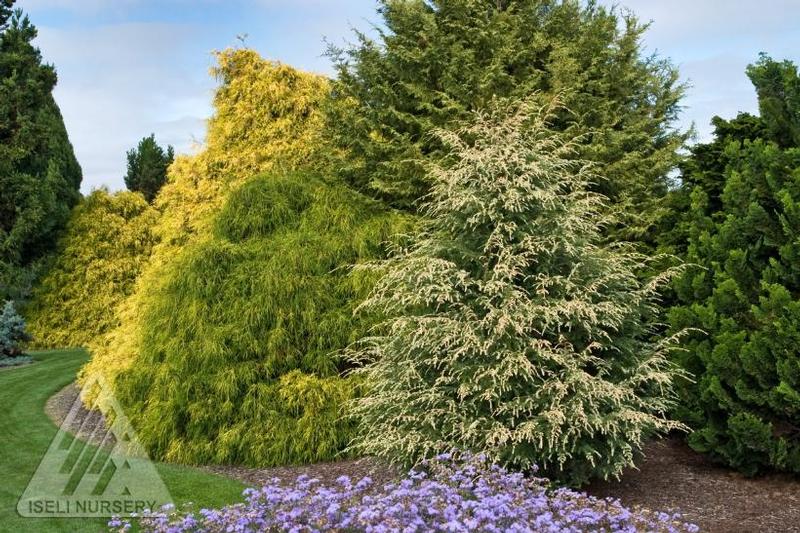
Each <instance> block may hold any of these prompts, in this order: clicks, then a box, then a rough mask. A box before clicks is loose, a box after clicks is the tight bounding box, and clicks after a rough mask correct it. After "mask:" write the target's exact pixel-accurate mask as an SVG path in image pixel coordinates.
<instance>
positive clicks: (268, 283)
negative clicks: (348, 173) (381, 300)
mask: <svg viewBox="0 0 800 533" xmlns="http://www.w3.org/2000/svg"><path fill="white" fill-rule="evenodd" d="M401 220H402V218H401V217H399V216H398V215H394V214H392V213H391V212H387V211H386V209H385V208H383V207H382V206H381V205H380V204H378V203H377V202H374V201H372V200H368V199H366V198H364V197H360V196H359V195H358V194H356V193H354V192H352V191H350V190H348V189H347V188H345V187H344V186H341V185H328V184H325V183H324V182H323V181H321V180H320V179H318V178H315V177H313V176H312V175H309V174H305V173H303V174H290V175H285V176H274V175H265V176H263V177H260V178H257V179H254V180H251V181H248V182H247V183H246V184H244V185H243V186H242V187H241V188H239V189H238V190H237V191H235V192H234V193H232V194H231V195H230V197H229V198H228V200H227V201H226V204H225V205H224V207H223V208H222V210H221V211H220V213H219V215H218V216H217V217H216V219H215V221H214V224H213V236H212V237H211V238H210V239H207V240H203V241H202V242H198V243H196V244H193V245H190V246H188V247H187V248H186V249H185V250H184V251H183V253H182V254H181V256H180V258H179V259H178V260H176V261H174V262H173V263H172V264H171V265H170V267H169V268H168V269H167V270H166V272H165V275H166V279H165V281H164V282H163V283H162V284H161V286H160V291H159V294H158V297H157V298H155V299H153V300H152V301H151V302H150V304H149V305H148V307H147V308H146V309H144V310H142V313H143V316H142V324H143V333H142V341H141V343H140V345H139V350H138V353H137V355H136V356H135V357H134V359H133V361H132V364H131V365H130V367H129V369H128V370H126V371H124V372H123V373H122V374H121V375H120V376H119V377H118V380H117V396H118V398H119V400H120V402H122V405H123V407H125V408H126V412H128V413H130V416H131V419H132V421H133V423H134V425H135V426H136V427H137V430H138V434H139V437H140V439H141V440H142V442H143V443H144V444H145V445H146V446H147V447H148V448H149V449H150V451H151V452H152V453H153V454H154V455H155V456H156V457H160V458H164V459H167V460H170V461H176V462H181V463H221V464H230V463H235V464H247V465H254V466H255V465H259V466H266V465H280V464H287V463H301V462H312V461H320V460H328V459H331V458H333V457H335V456H336V454H337V453H338V452H340V451H341V450H342V449H343V448H344V447H345V445H346V444H347V442H348V441H349V440H350V438H351V437H352V422H350V421H348V420H346V419H343V417H342V414H343V413H342V407H343V405H344V404H345V403H346V402H347V401H348V400H351V399H353V398H354V397H355V396H356V395H357V394H358V391H359V379H358V378H357V377H343V375H342V374H343V371H344V370H345V369H346V363H345V362H344V361H342V360H341V359H340V358H339V357H337V356H335V355H332V353H334V352H336V351H338V350H341V349H342V348H344V347H345V346H347V345H348V344H349V343H352V342H353V341H355V340H356V339H357V338H358V337H359V336H360V335H362V334H363V333H364V332H365V327H366V326H365V324H369V317H368V316H361V317H359V318H354V316H353V310H354V308H355V306H356V305H357V303H358V302H359V301H361V300H362V299H363V298H364V297H365V295H366V291H367V290H368V287H369V284H368V280H367V279H363V276H359V275H356V274H354V273H352V272H351V271H350V269H348V268H347V266H348V265H350V264H352V263H358V262H361V261H364V260H367V259H374V258H375V257H377V256H378V255H379V254H380V253H381V243H382V242H384V241H385V240H387V239H388V238H389V237H390V235H392V234H393V233H394V232H395V231H397V230H398V229H399V225H398V224H399V222H400V221H401Z"/></svg>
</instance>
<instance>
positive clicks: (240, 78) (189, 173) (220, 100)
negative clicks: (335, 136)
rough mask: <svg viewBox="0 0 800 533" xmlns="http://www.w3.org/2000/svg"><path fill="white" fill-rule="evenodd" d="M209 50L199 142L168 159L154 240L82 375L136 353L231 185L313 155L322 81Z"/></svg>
mask: <svg viewBox="0 0 800 533" xmlns="http://www.w3.org/2000/svg"><path fill="white" fill-rule="evenodd" d="M216 58H217V66H216V67H215V68H213V69H212V74H213V75H214V76H215V77H216V78H217V79H218V80H219V82H220V85H219V87H218V88H217V91H216V93H215V95H214V115H213V117H212V118H211V119H210V121H209V124H208V133H207V137H206V144H205V146H204V147H203V149H202V150H201V151H200V152H199V153H198V154H196V155H194V156H179V157H177V158H176V160H175V162H174V163H173V164H172V165H171V166H170V169H169V177H168V179H169V181H168V183H167V184H166V185H164V186H163V187H162V188H161V190H160V191H159V193H158V196H157V197H156V199H155V202H154V205H155V207H156V208H157V209H158V210H159V212H160V213H161V215H160V217H159V219H158V221H157V223H156V224H155V227H154V230H153V231H154V234H155V236H156V238H157V239H158V244H157V245H156V246H155V247H154V249H153V252H152V255H151V258H150V261H149V263H148V264H147V266H146V267H145V268H144V269H143V271H142V273H141V275H140V276H139V279H138V280H137V283H136V285H135V287H134V289H133V292H132V293H131V295H130V296H129V297H128V298H126V299H125V300H124V301H123V302H122V304H120V306H119V307H118V309H117V315H118V317H117V321H118V324H119V325H118V326H117V327H115V328H113V329H111V330H110V331H108V332H107V333H106V334H105V335H101V336H99V337H97V338H96V339H94V340H93V341H92V342H91V343H90V349H91V352H92V359H91V361H90V362H89V363H88V364H87V366H86V367H84V369H83V370H82V372H81V377H80V379H81V380H84V379H85V377H86V376H88V375H90V374H92V373H94V372H98V373H101V374H102V375H104V376H105V378H106V381H107V382H109V383H113V382H114V380H115V378H116V376H117V374H118V373H119V372H120V371H122V370H124V369H125V368H127V367H128V366H129V365H130V364H131V363H132V362H133V361H134V359H135V358H136V357H137V356H138V354H139V353H140V352H141V348H140V344H141V342H142V340H143V338H144V336H145V335H146V334H147V333H148V332H147V328H148V325H147V324H146V323H145V322H144V321H143V317H144V316H145V314H146V313H147V310H148V309H149V308H150V306H151V305H154V304H153V301H154V300H157V299H158V297H159V296H158V295H159V292H160V291H161V286H162V284H163V282H164V280H165V279H166V278H167V277H168V276H169V273H170V272H172V270H173V265H174V263H175V262H176V261H178V260H179V259H180V257H181V255H182V253H183V250H184V249H185V248H186V247H188V246H189V245H190V244H192V243H195V242H198V241H199V240H204V239H207V238H208V236H209V235H210V233H211V231H212V227H211V226H212V220H213V218H214V216H215V214H216V213H217V212H218V211H219V210H220V209H221V207H222V205H223V203H224V201H225V198H226V197H227V195H228V193H229V192H230V191H231V190H232V189H235V188H236V187H237V186H239V185H241V184H242V183H243V182H245V181H246V180H248V179H251V178H252V177H253V176H256V175H258V174H259V173H262V172H270V171H278V170H281V171H282V170H292V169H295V168H299V167H307V166H310V165H312V162H313V161H315V160H316V157H315V153H316V147H317V145H318V142H317V138H318V136H319V130H320V128H321V125H322V117H321V113H320V111H319V107H320V105H321V101H322V99H324V98H325V97H326V95H327V93H328V83H327V81H326V80H325V79H324V78H322V77H321V76H316V75H312V74H306V73H303V72H300V71H298V70H295V69H293V68H291V67H289V66H286V65H282V64H280V63H276V62H272V61H268V60H265V59H262V58H261V57H259V55H258V54H257V53H255V52H254V51H252V50H248V49H230V50H225V51H223V52H219V53H217V54H216Z"/></svg>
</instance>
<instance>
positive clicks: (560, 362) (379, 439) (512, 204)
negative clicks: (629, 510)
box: [351, 102, 680, 485]
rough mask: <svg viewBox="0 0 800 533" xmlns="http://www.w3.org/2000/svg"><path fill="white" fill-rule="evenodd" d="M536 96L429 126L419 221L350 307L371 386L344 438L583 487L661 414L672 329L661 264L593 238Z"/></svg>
mask: <svg viewBox="0 0 800 533" xmlns="http://www.w3.org/2000/svg"><path fill="white" fill-rule="evenodd" d="M550 116H551V114H550V113H549V112H547V110H545V111H539V110H538V109H537V108H536V107H535V106H533V104H531V103H530V102H526V103H523V104H522V105H520V106H518V107H517V108H516V109H514V108H511V110H510V111H509V110H508V109H505V108H504V106H499V107H498V110H497V111H493V112H491V113H488V114H478V115H477V117H476V118H475V119H474V120H473V121H472V122H471V123H470V124H468V125H467V126H464V127H463V128H461V129H459V130H456V132H454V133H452V132H447V131H440V132H439V138H440V140H441V142H442V143H443V145H445V146H448V147H449V150H450V152H449V157H448V158H449V160H450V163H449V164H448V165H446V166H437V167H435V168H434V170H433V171H432V172H431V174H430V178H431V182H432V184H433V185H432V191H431V195H430V197H429V199H428V202H427V204H426V207H425V212H426V214H427V215H428V217H427V219H426V220H427V222H425V224H424V228H423V231H421V232H420V233H419V234H418V235H417V236H415V237H413V238H412V239H411V242H410V243H409V244H408V245H407V246H406V247H404V248H402V249H400V250H398V252H397V254H396V255H395V256H393V257H392V258H390V259H389V260H387V261H385V262H378V263H373V264H371V265H368V266H366V267H365V268H367V269H368V270H370V269H377V270H378V271H379V272H382V273H383V275H382V277H381V279H380V281H379V282H378V284H377V287H376V288H375V290H374V291H373V292H372V293H371V296H370V297H369V298H368V299H367V300H366V301H365V303H364V304H363V305H362V306H361V309H362V310H363V311H365V312H368V313H374V314H378V315H381V316H386V317H387V318H386V319H385V320H384V321H383V322H382V323H381V325H380V326H379V327H377V328H376V329H375V330H374V331H373V335H371V336H369V337H367V338H366V339H364V340H363V341H361V342H359V343H357V344H355V345H354V346H353V347H352V348H351V350H352V351H353V353H352V356H353V357H354V358H355V360H357V361H360V362H366V363H367V364H366V366H365V367H363V368H361V369H359V370H357V371H356V375H357V376H361V377H362V378H363V379H364V381H365V382H366V383H367V384H368V392H367V394H366V396H364V397H362V398H360V399H358V400H356V401H355V402H354V405H353V411H352V413H353V415H354V416H355V417H357V419H358V420H359V422H360V432H359V436H358V439H357V441H356V443H355V446H354V447H355V449H356V450H358V451H360V452H363V453H367V454H375V455H378V456H383V457H386V458H388V459H390V460H394V461H398V460H399V461H402V462H404V463H415V462H417V461H419V460H421V459H423V458H426V457H431V456H433V455H436V454H437V453H442V452H447V451H449V450H452V449H462V450H469V451H472V452H476V453H477V452H480V453H485V454H487V455H488V456H489V457H490V458H491V459H492V460H495V461H498V462H500V463H504V464H507V465H510V466H512V467H514V468H519V469H529V468H531V467H532V466H533V465H534V464H537V465H539V466H540V467H543V469H544V472H545V473H546V474H547V476H548V477H550V478H551V479H555V480H559V481H562V482H565V483H569V484H573V485H580V484H582V483H584V482H586V481H587V480H588V479H590V478H593V477H600V478H608V477H612V476H619V475H620V473H621V472H622V469H623V468H625V467H628V466H631V465H632V464H633V460H634V457H635V456H636V453H637V451H638V450H639V449H640V448H641V446H642V444H643V443H644V442H645V441H646V440H647V439H648V438H650V437H651V436H652V435H654V434H657V433H663V432H666V431H669V430H671V429H674V428H678V427H680V424H677V423H675V422H672V421H670V420H668V419H667V418H666V417H665V413H666V412H667V410H668V409H669V408H670V406H671V405H672V399H673V394H672V392H671V391H672V381H673V378H674V377H675V376H676V373H677V371H676V370H675V368H674V366H673V365H672V364H671V363H670V362H669V360H668V351H669V349H670V346H671V345H673V344H674V341H675V340H676V339H675V338H668V339H655V338H654V332H655V324H654V322H653V319H654V318H655V317H656V316H657V313H658V310H659V308H658V305H657V290H658V287H659V286H660V285H661V284H662V283H663V282H665V281H666V280H667V279H669V277H670V276H671V272H663V273H661V274H659V275H658V276H657V277H654V278H652V279H648V280H646V281H645V282H642V281H641V280H640V279H639V277H638V276H637V274H636V273H637V272H639V271H642V270H643V268H644V267H645V265H646V263H647V259H646V258H645V257H643V256H641V255H639V254H636V253H634V252H632V251H630V250H629V249H628V248H626V247H625V246H622V245H616V246H607V245H601V244H598V243H599V242H601V229H602V224H603V221H604V220H605V219H606V216H605V212H606V209H605V207H604V201H603V198H602V197H601V196H599V195H597V194H596V193H592V192H589V191H588V187H589V183H590V179H591V174H590V171H589V168H588V167H587V166H586V165H584V164H582V163H580V162H577V161H576V160H575V159H574V158H573V155H574V154H573V151H574V149H575V146H574V145H573V144H570V143H565V142H564V141H563V140H561V138H560V137H558V136H557V135H554V134H553V133H552V132H550V131H549V129H548V127H547V119H548V118H549V117H550Z"/></svg>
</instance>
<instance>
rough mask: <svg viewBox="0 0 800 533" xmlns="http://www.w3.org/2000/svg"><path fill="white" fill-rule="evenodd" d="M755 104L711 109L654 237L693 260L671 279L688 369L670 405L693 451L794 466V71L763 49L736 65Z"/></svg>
mask: <svg viewBox="0 0 800 533" xmlns="http://www.w3.org/2000/svg"><path fill="white" fill-rule="evenodd" d="M747 73H748V75H749V76H750V79H751V80H752V82H753V84H754V85H755V88H756V90H757V92H758V99H759V110H760V116H753V115H749V114H744V113H743V114H740V115H739V116H738V117H736V118H734V119H732V120H723V119H721V118H718V117H717V118H715V119H714V124H715V126H716V133H715V138H714V140H713V141H712V142H710V143H707V144H701V145H698V146H696V147H694V148H693V150H692V156H691V158H690V159H689V161H687V163H686V165H685V166H684V169H683V173H682V183H683V185H682V187H681V188H680V189H679V190H677V191H675V193H674V194H673V203H674V205H675V213H676V214H675V215H673V219H672V220H671V221H670V226H671V228H672V230H671V231H669V232H665V235H664V240H665V243H664V244H665V246H670V247H671V248H672V249H673V250H675V251H678V252H683V253H685V255H686V258H687V261H688V262H690V263H693V264H695V265H698V266H699V267H700V268H695V269H693V270H690V271H688V272H687V273H686V275H684V276H683V277H682V278H681V279H680V280H679V283H677V284H676V295H677V299H678V302H677V305H676V306H675V307H674V308H673V309H672V310H671V312H670V319H671V323H672V325H673V327H675V328H685V327H692V328H697V329H698V330H699V331H697V332H696V333H695V334H694V335H693V336H692V338H691V339H689V342H688V343H687V344H686V348H687V351H686V352H685V353H684V354H683V356H682V357H681V358H680V361H681V363H682V364H683V365H684V367H685V368H686V369H687V370H689V371H690V372H692V373H693V374H694V376H695V380H694V381H693V382H686V383H684V386H683V387H682V395H683V402H682V405H681V409H680V410H679V412H678V413H679V415H680V416H681V417H682V418H683V419H684V420H685V421H686V422H687V423H688V424H690V425H691V426H692V427H693V428H694V430H695V431H694V432H693V433H691V434H690V435H689V443H690V444H691V445H692V447H694V448H695V449H696V450H698V451H703V452H708V453H709V454H710V455H711V456H712V457H713V458H715V459H717V460H719V461H721V462H724V463H726V464H728V465H731V466H733V467H735V468H738V469H739V470H741V471H743V472H744V473H747V474H755V473H758V472H762V471H765V470H770V469H778V470H783V471H789V472H795V473H797V472H800V356H799V355H798V345H799V344H798V343H799V342H800V300H799V298H800V267H799V266H800V240H798V235H800V76H798V70H797V67H796V66H795V65H794V64H792V63H791V62H788V61H783V62H780V61H774V60H772V59H770V58H768V57H762V58H761V59H760V60H759V61H758V62H757V63H756V64H754V65H751V66H750V67H749V68H748V71H747Z"/></svg>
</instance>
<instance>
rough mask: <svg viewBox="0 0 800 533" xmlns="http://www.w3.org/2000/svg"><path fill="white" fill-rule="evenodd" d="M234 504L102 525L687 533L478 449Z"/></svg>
mask: <svg viewBox="0 0 800 533" xmlns="http://www.w3.org/2000/svg"><path fill="white" fill-rule="evenodd" d="M245 496H246V501H245V503H243V504H237V505H231V506H228V507H225V508H222V509H219V510H209V509H201V510H200V511H199V512H191V511H187V510H183V511H181V510H176V509H163V510H161V511H156V512H147V513H145V514H144V515H143V516H140V517H136V518H134V519H130V520H129V519H121V518H115V519H114V520H112V521H111V522H110V523H109V526H110V527H111V528H112V531H118V532H124V531H127V530H129V529H131V528H133V527H134V526H138V527H139V528H141V530H142V531H146V532H152V533H167V532H169V533H190V532H191V533H195V532H208V533H216V532H256V531H297V532H301V531H302V532H314V531H365V532H376V533H378V532H392V531H403V532H422V531H452V532H462V531H463V532H467V531H487V532H501V531H503V532H505V531H509V532H527V531H531V532H532V531H536V532H585V531H608V532H611V531H626V532H636V531H655V532H694V531H698V530H699V528H697V526H695V525H693V524H690V523H687V522H685V521H684V520H683V519H682V518H681V516H680V515H678V514H669V513H662V512H652V511H648V510H631V509H628V508H626V507H624V506H623V505H622V504H620V503H619V502H618V501H615V500H611V499H598V498H594V497H591V496H587V495H586V494H583V493H579V492H575V491H572V490H568V489H558V490H554V491H551V490H548V487H547V481H546V480H544V479H540V478H534V477H526V476H524V475H523V474H521V473H511V472H508V471H506V470H504V469H503V468H500V467H498V466H496V465H491V464H489V463H488V461H486V459H485V458H483V457H481V456H475V457H463V458H461V459H454V458H452V457H451V456H450V455H442V456H439V457H437V458H436V459H435V460H433V461H430V462H427V463H424V464H423V465H422V466H421V467H420V468H418V469H414V470H411V471H410V472H409V473H408V474H407V475H406V476H405V477H403V478H402V479H401V480H399V481H398V482H395V483H388V484H386V485H384V486H382V487H379V486H376V485H375V484H373V483H372V481H371V479H370V478H367V477H365V478H363V479H361V480H359V481H357V482H355V483H354V482H353V480H351V479H350V478H349V477H347V476H342V477H341V478H339V479H338V480H336V482H335V483H334V484H333V485H332V486H324V485H321V484H320V483H319V482H318V481H317V480H316V479H314V478H309V477H308V476H300V477H298V478H297V479H296V481H295V482H293V483H288V484H287V483H282V482H280V481H279V480H277V479H275V480H273V481H272V482H271V483H269V484H267V485H266V486H264V487H263V488H262V489H260V490H256V489H248V490H247V491H246V492H245Z"/></svg>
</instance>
